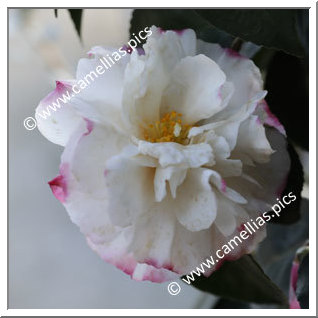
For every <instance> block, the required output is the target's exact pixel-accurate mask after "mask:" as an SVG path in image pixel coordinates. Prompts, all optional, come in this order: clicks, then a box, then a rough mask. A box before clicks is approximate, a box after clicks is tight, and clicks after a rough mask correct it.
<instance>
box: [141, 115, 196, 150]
mask: <svg viewBox="0 0 318 318" xmlns="http://www.w3.org/2000/svg"><path fill="white" fill-rule="evenodd" d="M181 117H182V114H177V113H176V112H175V111H172V112H170V113H166V114H165V115H164V116H163V117H162V118H161V119H160V121H159V120H158V121H156V122H155V123H151V124H149V125H147V126H146V127H142V130H143V135H144V138H145V140H146V141H149V142H177V143H179V144H188V143H189V139H188V137H187V136H188V132H189V130H190V128H191V127H192V126H191V125H189V124H182V120H181Z"/></svg>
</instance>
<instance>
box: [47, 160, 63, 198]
mask: <svg viewBox="0 0 318 318" xmlns="http://www.w3.org/2000/svg"><path fill="white" fill-rule="evenodd" d="M67 173H68V166H67V165H66V164H65V165H62V166H61V168H60V175H59V176H57V177H56V178H54V179H53V180H51V181H49V182H48V184H49V186H50V188H51V190H52V192H53V194H54V196H55V197H56V198H57V199H58V200H59V201H60V202H62V203H65V202H66V199H67V192H68V191H67Z"/></svg>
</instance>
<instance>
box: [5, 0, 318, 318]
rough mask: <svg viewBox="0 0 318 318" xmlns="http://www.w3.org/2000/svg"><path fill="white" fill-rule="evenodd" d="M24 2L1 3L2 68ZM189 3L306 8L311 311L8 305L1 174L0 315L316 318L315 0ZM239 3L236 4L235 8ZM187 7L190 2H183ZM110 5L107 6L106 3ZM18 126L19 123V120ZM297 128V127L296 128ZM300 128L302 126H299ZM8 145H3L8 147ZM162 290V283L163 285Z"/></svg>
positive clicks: (65, 2) (66, 2)
mask: <svg viewBox="0 0 318 318" xmlns="http://www.w3.org/2000/svg"><path fill="white" fill-rule="evenodd" d="M48 2H49V1H47V2H45V3H44V2H43V1H39V0H37V1H34V0H31V1H28V4H29V6H28V7H38V8H42V7H43V8H45V7H47V8H58V7H77V8H81V7H86V8H88V7H87V3H88V2H85V1H83V0H76V1H75V0H72V1H71V0H62V1H61V0H56V1H54V2H53V1H51V3H48ZM89 4H90V7H97V8H99V7H100V5H101V2H100V1H98V0H90V1H89ZM160 4H161V6H162V7H184V2H182V1H180V0H179V1H171V0H163V1H160ZM25 5H26V2H25V1H21V0H17V1H5V6H4V5H3V4H2V6H1V11H0V23H1V43H6V48H7V50H4V49H2V50H1V53H0V54H1V64H2V68H1V69H2V70H6V69H7V64H6V62H8V61H7V58H9V57H8V55H7V57H6V54H7V51H8V47H7V45H8V42H7V40H8V39H7V32H8V30H7V25H8V21H7V8H8V7H10V8H12V7H25ZM116 5H117V6H121V7H126V8H130V7H132V6H133V7H156V6H151V4H150V3H149V2H147V1H145V0H139V1H138V0H135V1H128V0H125V1H123V0H118V1H117V2H116ZM193 5H194V6H193V7H205V8H209V7H211V5H213V7H214V8H217V7H221V8H225V7H235V8H244V7H259V8H268V7H277V8H278V7H280V8H284V7H286V8H287V7H290V8H294V7H295V8H297V7H299V8H304V7H306V8H309V7H310V8H311V9H310V10H309V30H310V32H309V52H310V53H309V63H310V64H309V65H310V68H309V83H310V84H309V88H310V95H309V96H310V105H309V108H310V116H309V128H310V138H309V144H310V152H309V171H310V188H309V197H310V201H309V207H310V211H311V212H310V224H309V242H310V263H309V273H310V293H309V304H310V307H309V308H310V309H302V310H301V311H300V310H290V309H267V310H264V309H262V310H258V309H213V311H211V309H7V296H8V295H7V291H8V286H7V283H4V282H7V270H8V269H7V243H8V242H7V222H8V220H7V213H6V212H5V211H6V210H7V204H8V202H7V181H5V178H2V182H1V183H2V185H1V190H2V191H1V193H2V200H1V203H2V207H3V208H2V209H1V211H2V213H1V222H0V224H1V228H0V237H1V245H0V246H1V253H2V255H4V257H3V256H2V257H1V262H0V275H1V276H0V277H1V279H0V281H1V282H2V283H1V285H0V288H1V289H0V315H1V316H4V315H5V316H61V315H63V316H109V315H112V316H120V315H129V316H160V315H161V316H162V315H164V316H166V315H171V316H193V315H195V316H211V315H213V316H226V315H235V316H272V315H275V316H299V315H302V316H312V315H313V316H316V2H315V1H306V0H302V1H293V0H288V1H281V0H267V1H257V3H256V1H247V0H241V1H239V2H238V1H237V2H235V1H230V0H222V1H219V0H215V1H213V2H211V1H208V0H204V1H203V0H196V1H195V2H194V3H193ZM238 5H240V6H239V7H238ZM188 7H191V6H188ZM109 8H110V7H109ZM8 76H9V74H6V72H2V83H1V84H2V85H1V93H2V94H1V96H5V98H4V100H3V102H2V107H1V110H0V111H1V117H2V125H1V134H0V140H1V145H3V147H4V145H5V144H6V143H7V122H6V121H7V119H8V118H7V107H4V105H7V104H8V97H9V96H8V95H7V92H8V90H7V83H8V82H7V79H8ZM21 124H22V123H21ZM295 129H297V127H295ZM301 129H304V127H301ZM7 146H8V145H7ZM7 163H8V162H7V158H6V157H5V156H1V167H2V170H3V172H2V175H3V176H4V175H6V173H7ZM163 288H165V287H163Z"/></svg>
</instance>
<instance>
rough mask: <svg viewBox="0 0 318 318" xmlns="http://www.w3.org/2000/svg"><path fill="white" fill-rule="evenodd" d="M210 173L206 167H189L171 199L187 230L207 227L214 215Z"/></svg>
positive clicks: (179, 219)
mask: <svg viewBox="0 0 318 318" xmlns="http://www.w3.org/2000/svg"><path fill="white" fill-rule="evenodd" d="M210 175H211V171H210V170H208V169H200V168H199V169H189V170H188V174H187V177H186V179H185V181H184V182H183V184H182V185H181V186H180V188H179V192H178V195H177V197H176V199H175V200H174V201H173V202H174V210H175V213H176V216H177V218H178V221H179V222H180V223H181V224H182V225H183V226H184V227H185V228H186V229H188V230H189V231H201V230H204V229H208V228H209V227H210V226H211V225H212V223H213V221H214V219H215V217H216V210H217V202H216V198H215V194H214V192H213V190H212V188H211V185H210V183H209V179H210Z"/></svg>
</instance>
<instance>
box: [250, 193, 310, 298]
mask: <svg viewBox="0 0 318 318" xmlns="http://www.w3.org/2000/svg"><path fill="white" fill-rule="evenodd" d="M300 211H301V218H300V219H299V220H298V221H297V222H296V223H292V224H275V223H268V224H267V225H266V232H267V236H266V238H265V240H264V241H263V242H261V243H260V245H259V246H258V249H257V251H256V253H255V255H254V256H255V259H256V260H257V262H258V263H259V264H260V265H261V266H262V268H263V269H264V271H265V273H266V275H268V276H269V277H270V279H271V280H272V281H273V282H274V283H275V284H276V285H277V286H279V288H280V289H281V290H282V291H283V292H284V293H285V295H286V296H287V295H288V293H289V285H290V272H291V268H292V262H293V260H294V258H295V254H296V252H297V250H298V249H299V248H300V247H301V246H303V244H304V242H306V241H307V240H308V235H309V203H308V200H307V199H302V200H301V206H300Z"/></svg>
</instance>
